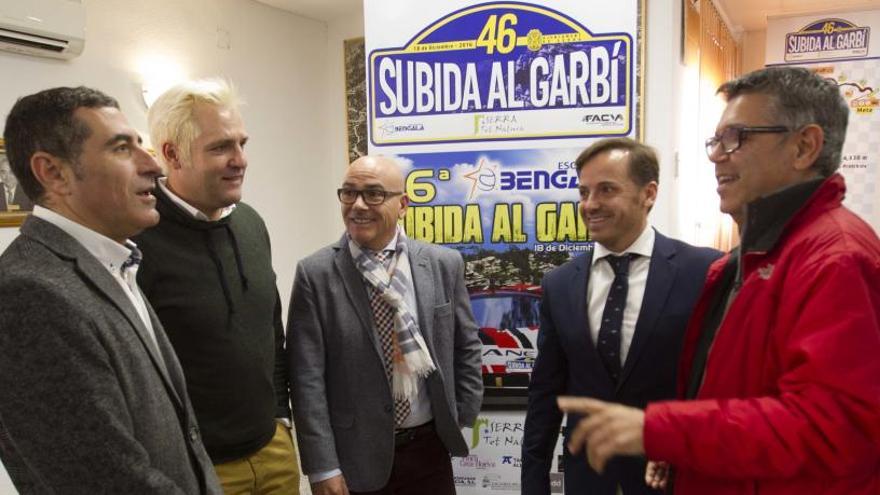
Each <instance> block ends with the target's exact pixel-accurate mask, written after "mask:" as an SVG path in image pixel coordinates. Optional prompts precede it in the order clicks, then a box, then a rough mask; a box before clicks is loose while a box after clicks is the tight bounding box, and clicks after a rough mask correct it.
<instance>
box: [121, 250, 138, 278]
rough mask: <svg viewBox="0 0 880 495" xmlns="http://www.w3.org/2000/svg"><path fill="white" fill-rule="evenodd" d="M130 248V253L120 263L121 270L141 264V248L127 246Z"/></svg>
mask: <svg viewBox="0 0 880 495" xmlns="http://www.w3.org/2000/svg"><path fill="white" fill-rule="evenodd" d="M128 247H129V249H131V254H129V255H128V259H126V260H125V262H124V263H122V271H123V272H125V270H128V269H129V268H131V267H133V266H138V265H140V264H141V257H142V255H141V250H140V249H138V248H136V247H134V245H131V246H128Z"/></svg>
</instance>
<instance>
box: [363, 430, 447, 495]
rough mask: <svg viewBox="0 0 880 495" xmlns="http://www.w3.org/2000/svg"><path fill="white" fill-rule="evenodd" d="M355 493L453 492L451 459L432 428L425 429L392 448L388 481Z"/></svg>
mask: <svg viewBox="0 0 880 495" xmlns="http://www.w3.org/2000/svg"><path fill="white" fill-rule="evenodd" d="M350 493H352V494H354V495H409V494H412V495H455V483H454V482H453V479H452V460H451V459H450V458H449V452H447V451H446V447H445V446H444V445H443V441H442V440H440V437H439V436H437V432H436V431H434V428H433V427H432V428H426V429H425V430H424V431H420V432H419V433H418V434H416V435H414V436H413V438H412V439H410V440H409V441H407V442H405V443H403V444H401V445H398V446H397V447H395V448H394V466H393V467H392V468H391V478H390V479H389V480H388V484H386V485H385V486H384V487H382V488H381V489H380V490H376V491H374V492H350Z"/></svg>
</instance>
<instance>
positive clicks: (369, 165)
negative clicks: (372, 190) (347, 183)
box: [345, 155, 404, 191]
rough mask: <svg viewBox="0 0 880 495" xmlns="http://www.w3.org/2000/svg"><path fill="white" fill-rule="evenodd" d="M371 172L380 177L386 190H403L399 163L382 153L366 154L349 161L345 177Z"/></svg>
mask: <svg viewBox="0 0 880 495" xmlns="http://www.w3.org/2000/svg"><path fill="white" fill-rule="evenodd" d="M363 173H367V174H371V175H374V176H376V177H378V178H380V179H381V180H382V182H383V185H384V186H385V189H386V190H388V191H402V190H403V183H404V178H403V171H402V170H401V169H400V165H398V164H397V163H395V162H394V160H392V159H390V158H388V157H387V156H382V155H375V156H371V155H367V156H362V157H360V158H358V159H357V160H355V161H353V162H351V165H349V166H348V171H346V173H345V178H346V179H348V177H349V176H350V175H352V174H363Z"/></svg>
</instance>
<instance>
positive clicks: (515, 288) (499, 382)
mask: <svg viewBox="0 0 880 495" xmlns="http://www.w3.org/2000/svg"><path fill="white" fill-rule="evenodd" d="M470 298H471V307H472V308H473V311H474V317H475V318H476V320H477V325H479V328H480V330H479V334H480V340H481V341H482V343H483V384H484V386H485V388H486V395H487V396H489V397H492V396H509V397H522V398H524V397H525V396H526V390H527V389H528V386H529V378H530V376H531V373H532V367H533V366H534V363H535V358H536V357H537V355H538V325H539V323H540V309H541V288H540V287H539V286H533V285H526V284H519V285H510V286H503V287H497V288H493V289H485V290H479V289H477V290H474V289H472V290H471V291H470ZM490 402H491V401H490Z"/></svg>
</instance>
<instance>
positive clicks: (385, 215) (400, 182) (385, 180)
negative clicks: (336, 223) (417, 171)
mask: <svg viewBox="0 0 880 495" xmlns="http://www.w3.org/2000/svg"><path fill="white" fill-rule="evenodd" d="M404 181H405V180H404V177H403V171H402V170H401V169H400V166H399V165H398V164H397V163H395V162H394V160H392V159H390V158H388V157H384V156H364V157H361V158H358V159H357V160H355V161H354V162H352V163H351V165H349V167H348V170H347V171H346V172H345V178H344V179H343V182H342V187H341V188H340V200H342V219H343V221H344V222H345V227H346V230H347V231H348V234H349V236H351V238H352V240H354V241H355V242H356V243H358V245H360V246H361V247H362V248H366V249H370V250H373V251H379V250H381V249H384V248H385V246H386V245H387V244H388V243H389V242H391V240H392V239H393V238H394V235H395V233H396V231H397V221H398V220H399V219H401V218H403V216H404V215H405V214H406V207H407V206H408V205H409V199H408V198H407V197H406V194H404ZM352 197H353V198H354V201H353V202H350V201H351V198H352Z"/></svg>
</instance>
